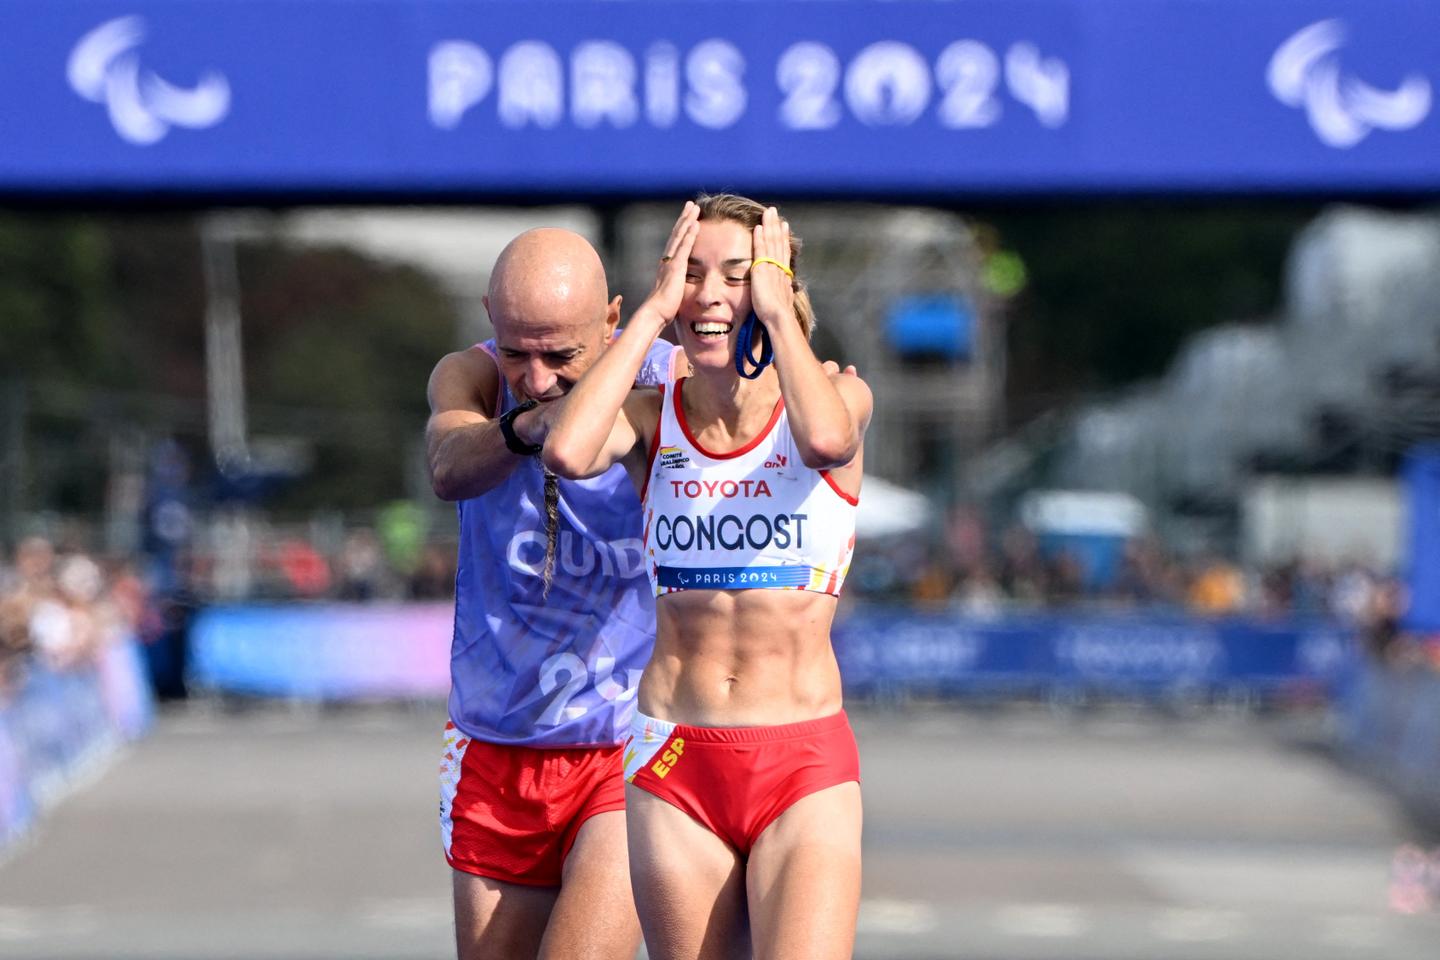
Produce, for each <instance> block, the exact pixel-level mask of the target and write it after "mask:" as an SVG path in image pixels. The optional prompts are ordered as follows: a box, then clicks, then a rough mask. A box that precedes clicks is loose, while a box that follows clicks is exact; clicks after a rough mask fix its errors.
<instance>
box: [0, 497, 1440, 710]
mask: <svg viewBox="0 0 1440 960" xmlns="http://www.w3.org/2000/svg"><path fill="white" fill-rule="evenodd" d="M71 539H78V538H71ZM62 543H64V544H65V545H62V546H60V547H57V546H55V545H54V544H52V543H51V542H50V541H49V540H47V539H45V538H43V537H29V538H26V539H24V540H22V541H21V542H20V543H19V544H18V545H17V546H16V548H15V549H14V551H13V554H10V555H5V554H0V702H3V697H4V691H5V689H7V688H8V687H10V686H13V684H15V683H16V682H17V679H18V678H19V676H20V675H21V673H22V672H23V667H24V665H25V663H26V662H27V658H30V657H34V658H36V662H39V663H43V664H44V665H46V666H48V667H50V668H52V669H66V668H67V667H71V666H74V665H77V664H83V663H88V662H93V661H94V660H95V659H96V658H97V657H98V656H99V654H100V652H101V651H102V650H103V649H104V646H105V645H106V644H108V643H112V642H115V641H116V640H117V639H119V638H128V637H135V638H137V639H139V641H140V642H141V646H142V650H143V651H144V653H145V655H146V659H147V661H148V666H149V670H150V674H151V677H152V680H154V681H155V683H156V687H157V692H158V693H160V694H161V695H162V696H167V695H173V696H183V695H184V687H183V684H184V671H185V657H186V647H187V640H186V633H187V631H188V626H189V622H190V620H191V619H192V618H193V615H194V613H195V611H196V610H197V609H199V608H201V607H203V606H206V605H209V604H213V603H232V602H297V601H298V602H326V601H339V602H362V603H363V602H407V601H434V602H444V601H448V600H449V599H450V598H451V597H452V595H453V589H454V581H455V562H456V554H455V550H456V547H455V543H454V541H453V540H448V539H434V538H430V537H428V536H427V537H422V538H420V539H415V538H413V537H411V538H407V537H396V536H394V535H391V534H389V533H387V530H386V528H385V527H384V526H383V525H382V526H380V527H378V528H376V527H370V526H358V527H351V528H346V529H338V530H337V529H322V530H320V531H318V532H317V531H315V530H308V531H307V529H306V528H304V527H296V528H291V529H286V528H272V527H270V526H267V525H263V524H255V523H250V524H245V525H243V526H238V525H232V526H227V525H226V524H225V523H224V522H223V521H221V522H217V523H216V524H214V525H213V526H212V527H211V528H210V529H209V531H208V535H206V536H203V537H199V538H196V540H195V541H194V542H192V543H191V544H190V545H189V546H188V547H187V548H186V549H184V550H183V551H180V552H178V553H176V555H175V556H174V557H173V558H171V560H170V562H169V564H168V568H167V569H164V570H158V571H157V569H156V564H155V562H154V558H149V559H147V560H146V561H145V562H144V563H143V564H142V563H141V562H140V561H139V560H138V559H136V558H133V557H122V558H111V557H99V556H97V555H95V554H93V553H91V552H87V551H86V550H84V549H82V548H79V547H75V546H70V545H68V542H66V541H64V540H63V538H62ZM1094 566H1095V558H1094V557H1093V556H1089V557H1087V556H1083V555H1082V553H1081V552H1077V551H1074V550H1069V549H1065V548H1063V547H1060V548H1056V547H1055V546H1054V545H1053V544H1049V545H1047V544H1046V543H1045V542H1044V540H1043V538H1041V537H1037V536H1036V535H1035V534H1033V533H1032V532H1030V531H1029V530H1027V529H1025V528H1023V527H1020V526H1016V527H1012V528H1010V529H1008V530H1006V531H1004V532H1003V533H1002V534H1001V535H1000V536H999V537H997V538H993V539H992V538H990V537H988V536H986V534H985V532H984V530H983V528H982V527H980V526H979V525H978V524H972V523H965V522H959V523H954V522H952V523H951V524H950V525H949V526H948V528H947V529H946V531H945V535H944V536H942V537H939V538H937V539H934V540H931V539H927V538H923V537H897V538H887V539H880V540H873V541H862V542H861V543H860V544H859V546H858V547H857V550H856V553H855V560H854V563H853V566H852V568H851V573H850V577H849V579H848V581H847V589H846V594H847V597H848V601H847V602H857V601H858V602H867V601H868V602H883V603H902V604H906V605H909V606H911V607H914V608H916V609H928V610H948V611H952V612H954V613H957V614H960V615H964V616H971V617H979V618H991V617H999V616H1002V615H1006V614H1011V613H1019V612H1038V611H1105V612H1115V611H1144V612H1151V613H1155V612H1161V613H1164V612H1185V613H1189V614H1193V615H1198V616H1207V617H1223V616H1252V617H1260V618H1283V617H1291V616H1300V617H1324V618H1329V619H1332V620H1335V621H1337V622H1340V623H1344V624H1347V625H1350V626H1352V627H1354V628H1355V629H1356V632H1357V635H1358V636H1359V638H1360V639H1361V642H1362V643H1363V645H1364V646H1365V647H1366V649H1367V650H1369V651H1370V652H1371V653H1373V654H1374V655H1375V656H1376V657H1377V658H1381V659H1383V660H1385V661H1387V662H1390V663H1397V664H1422V665H1425V666H1429V667H1433V668H1434V669H1436V670H1440V637H1429V636H1417V635H1414V634H1410V633H1407V632H1406V631H1404V630H1403V629H1402V628H1401V622H1402V619H1403V616H1404V613H1405V602H1406V598H1405V589H1404V586H1403V584H1402V583H1401V582H1400V581H1399V580H1398V579H1397V578H1396V577H1395V576H1393V575H1392V574H1389V573H1386V572H1382V571H1377V570H1374V569H1371V568H1369V567H1367V566H1365V565H1362V564H1358V563H1348V564H1340V565H1332V564H1326V563H1322V562H1319V561H1317V560H1313V559H1306V560H1297V561H1294V562H1290V563H1285V564H1279V565H1275V566H1271V567H1267V568H1263V569H1253V568H1250V569H1247V568H1245V567H1242V566H1241V565H1239V564H1237V563H1236V562H1234V561H1232V560H1230V559H1227V558H1225V557H1222V556H1219V555H1216V554H1203V555H1197V556H1194V557H1182V556H1178V555H1176V554H1174V553H1172V552H1170V551H1167V550H1166V549H1165V547H1164V546H1163V545H1162V544H1161V543H1160V542H1159V541H1157V540H1156V539H1154V538H1151V537H1140V538H1134V539H1131V540H1128V541H1125V542H1124V543H1123V544H1121V545H1120V546H1119V547H1118V548H1117V550H1116V551H1115V555H1114V557H1113V558H1111V559H1110V561H1109V562H1108V564H1107V569H1106V570H1104V571H1103V575H1097V571H1096V570H1095V569H1094Z"/></svg>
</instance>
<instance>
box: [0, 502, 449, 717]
mask: <svg viewBox="0 0 1440 960" xmlns="http://www.w3.org/2000/svg"><path fill="white" fill-rule="evenodd" d="M76 539H80V538H73V537H72V538H61V540H62V545H60V546H57V545H56V544H54V543H52V542H51V541H50V540H49V539H47V538H45V537H41V536H31V537H27V538H25V539H23V540H21V541H20V542H19V544H17V545H16V547H15V549H14V551H13V552H12V553H9V554H6V553H0V705H3V704H4V702H5V701H6V699H7V693H8V692H9V691H12V690H14V689H15V688H16V687H17V685H18V684H19V683H21V682H22V681H23V678H24V674H25V670H26V667H27V666H28V665H30V664H38V665H41V666H43V667H45V668H47V669H49V670H52V671H64V670H69V669H73V668H77V667H81V666H86V665H93V664H95V663H97V662H98V661H99V660H100V659H101V657H102V654H103V653H104V651H105V649H106V646H107V645H108V644H112V643H116V642H120V641H123V640H129V639H131V638H134V639H137V640H139V641H140V644H141V650H142V652H143V653H144V655H145V659H146V662H147V667H148V671H149V673H150V676H151V679H152V682H153V683H154V685H155V688H156V692H157V693H158V694H159V695H160V696H162V697H178V696H184V692H185V691H184V674H185V668H186V663H185V660H186V656H187V645H188V641H187V632H188V629H189V624H190V621H191V620H192V619H193V616H194V614H195V612H196V610H198V609H199V608H200V607H203V606H205V605H207V604H211V603H222V602H237V601H247V602H248V601H258V602H265V601H282V602H293V601H342V602H367V601H409V600H414V601H420V600H436V601H442V600H448V599H450V597H451V596H452V591H453V585H454V580H455V545H454V544H453V543H446V542H434V543H425V544H421V545H419V546H418V547H417V549H415V550H414V551H411V553H410V555H407V556H406V557H395V556H393V555H391V554H390V553H389V552H387V550H386V549H385V546H384V544H383V543H382V541H381V538H380V537H379V536H377V534H376V533H375V532H374V531H373V530H371V529H370V528H358V529H355V530H352V531H350V532H349V533H348V534H346V535H344V536H343V538H342V539H341V541H340V543H339V544H338V546H337V548H336V549H334V550H331V551H327V550H325V549H322V547H321V546H317V544H316V543H315V542H314V541H313V539H312V538H307V537H304V536H301V535H297V534H293V533H271V532H270V531H266V535H265V536H263V537H260V538H256V539H255V540H254V541H253V542H250V543H249V544H248V547H247V550H246V552H245V556H244V557H242V558H240V561H239V562H238V563H237V562H236V561H235V558H234V557H232V556H231V555H230V553H227V551H225V550H220V551H213V550H201V549H190V550H186V551H184V552H182V553H180V554H178V555H177V556H176V558H175V559H174V562H173V564H171V565H170V566H169V568H167V569H158V568H157V564H156V563H155V562H154V558H150V559H149V560H147V561H145V562H143V563H142V562H141V561H140V560H139V559H137V558H133V557H119V558H116V557H103V556H99V555H97V554H95V553H93V552H91V551H88V550H86V549H84V548H83V547H80V546H75V545H72V544H71V543H70V542H69V541H70V540H76Z"/></svg>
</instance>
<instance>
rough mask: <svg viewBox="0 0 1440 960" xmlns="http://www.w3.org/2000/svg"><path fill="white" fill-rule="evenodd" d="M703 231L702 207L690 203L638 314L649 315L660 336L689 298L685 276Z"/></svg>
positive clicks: (677, 223) (667, 245)
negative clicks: (691, 254) (701, 220)
mask: <svg viewBox="0 0 1440 960" xmlns="http://www.w3.org/2000/svg"><path fill="white" fill-rule="evenodd" d="M699 232H700V207H699V205H698V204H696V203H695V202H694V201H693V200H687V201H685V208H684V209H683V210H681V211H680V216H679V218H677V219H676V221H675V226H674V227H673V228H672V229H671V230H670V238H669V239H668V240H666V241H665V252H664V253H662V254H661V255H660V264H659V266H658V267H657V268H656V270H655V286H654V287H652V288H651V290H650V296H648V297H646V298H645V302H644V303H642V304H641V305H640V309H639V310H637V311H636V312H635V316H636V318H638V317H640V316H641V314H649V319H650V320H652V321H653V322H654V323H655V324H656V325H657V330H656V332H657V333H658V332H659V330H663V329H664V328H665V325H666V324H668V323H670V322H671V321H672V320H674V319H675V315H676V314H678V313H679V312H680V303H681V301H682V300H684V299H685V273H686V270H687V268H688V267H689V264H690V251H691V249H692V248H693V247H694V246H695V237H696V236H697V235H698V234H699ZM634 319H635V318H632V322H633V321H634Z"/></svg>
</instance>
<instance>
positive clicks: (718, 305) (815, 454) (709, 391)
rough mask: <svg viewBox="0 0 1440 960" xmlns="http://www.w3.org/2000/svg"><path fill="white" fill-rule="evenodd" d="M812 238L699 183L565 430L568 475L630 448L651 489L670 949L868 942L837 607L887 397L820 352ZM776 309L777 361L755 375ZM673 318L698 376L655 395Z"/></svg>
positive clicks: (631, 826) (673, 955)
mask: <svg viewBox="0 0 1440 960" xmlns="http://www.w3.org/2000/svg"><path fill="white" fill-rule="evenodd" d="M798 251H799V241H798V239H797V238H794V237H792V236H791V235H790V229H789V224H787V223H786V222H785V221H784V220H782V219H781V218H780V216H779V214H778V213H777V212H776V210H775V208H774V207H769V208H766V207H762V206H761V205H760V204H758V203H755V202H754V201H752V200H747V199H745V198H742V197H736V196H728V195H721V196H702V197H701V198H700V199H699V202H698V203H687V204H686V205H685V209H684V212H683V213H682V214H681V215H680V218H679V219H678V220H677V221H676V224H675V228H674V230H673V231H672V233H671V235H670V238H669V241H668V242H667V244H666V247H665V255H664V256H663V257H662V258H661V263H660V269H659V272H658V275H657V279H656V282H655V288H654V290H653V292H652V293H651V295H650V298H649V299H648V300H647V301H646V302H645V303H644V304H643V305H642V306H641V307H640V309H639V310H638V311H637V312H636V313H635V315H634V316H633V317H631V319H630V322H629V324H628V326H627V327H626V328H625V332H624V334H623V335H622V336H621V337H620V338H619V340H618V341H617V342H616V343H614V344H613V345H612V346H611V347H610V349H609V350H607V351H606V352H605V354H604V356H602V357H601V358H600V359H599V360H598V361H597V362H596V363H595V365H594V366H593V367H591V369H590V370H589V371H588V372H587V373H586V374H585V375H584V376H583V377H582V378H581V380H580V381H579V383H578V384H576V386H575V387H574V389H573V390H572V391H571V394H570V396H569V398H568V400H567V402H566V406H565V409H564V410H563V411H562V412H561V413H560V415H559V417H558V420H557V422H556V423H555V424H554V425H553V426H552V427H551V429H550V432H549V435H548V437H547V439H546V441H545V450H544V454H543V457H544V460H545V463H546V465H547V466H548V467H549V468H550V469H551V470H553V471H554V472H556V473H558V474H560V475H561V476H566V477H586V476H593V475H595V474H597V473H600V472H602V471H604V470H605V469H607V468H608V467H609V466H610V465H611V464H613V463H615V462H617V461H620V462H624V463H625V464H626V465H627V467H628V468H629V470H630V473H631V477H632V479H634V480H635V482H636V486H637V487H638V488H640V490H641V499H642V501H643V503H644V511H645V528H646V558H645V559H646V566H647V568H648V570H649V573H650V577H651V580H652V583H653V585H654V587H655V591H656V595H657V597H658V598H659V599H658V600H657V603H656V608H657V610H656V628H657V636H656V643H655V652H654V655H653V657H652V658H651V661H650V664H649V666H648V667H647V668H646V670H645V673H644V676H643V677H642V679H641V681H640V689H639V703H638V708H639V709H638V712H637V714H636V716H635V719H634V722H633V723H632V726H631V739H630V742H629V744H628V745H627V747H626V758H625V777H626V780H627V781H628V784H629V785H628V786H627V788H626V805H627V806H626V820H627V829H628V832H629V845H630V870H631V880H632V884H633V886H634V889H635V900H636V906H637V908H638V909H639V913H640V922H641V927H642V928H643V930H644V933H645V942H646V947H647V949H648V951H649V955H650V956H651V957H652V958H654V960H677V958H721V957H749V956H751V955H752V951H753V955H754V956H755V957H763V958H803V960H818V958H831V957H833V958H841V957H849V956H850V954H851V948H852V945H853V941H854V935H855V918H856V912H857V910H858V907H859V900H860V825H861V808H860V785H859V776H860V771H859V761H858V757H857V754H856V749H855V738H854V735H853V733H852V732H851V729H850V724H849V721H848V720H847V719H846V716H845V713H844V711H843V710H842V709H841V694H840V673H839V670H838V668H837V666H836V662H835V655H834V652H833V651H832V649H831V646H830V625H831V621H832V619H833V618H834V615H835V605H836V597H837V596H838V594H839V592H840V586H841V583H842V582H843V580H844V578H845V573H846V570H847V569H848V567H849V564H850V555H851V551H852V550H853V547H854V529H855V523H854V515H855V506H856V503H857V497H858V495H859V492H860V474H861V449H862V446H861V444H862V439H863V437H864V434H865V428H866V426H867V424H868V422H869V419H870V412H871V396H870V391H869V389H868V388H867V387H866V386H865V384H864V383H863V382H861V381H860V380H859V379H858V378H856V377H854V376H850V375H841V374H831V373H829V372H828V371H827V370H826V369H825V368H823V367H822V366H821V364H820V363H819V361H817V360H816V359H815V356H814V354H813V353H812V352H811V350H810V344H809V334H810V327H811V324H812V322H813V314H812V311H811V308H810V302H809V297H808V296H807V295H806V293H805V291H804V289H803V287H802V286H801V285H800V283H799V282H798V281H797V280H795V279H793V277H794V274H793V269H794V264H795V254H797V253H798ZM752 311H753V313H754V316H755V317H756V319H757V321H758V324H759V325H760V326H762V327H763V329H764V331H766V332H767V333H768V334H769V339H770V341H771V342H772V343H773V349H774V363H773V365H771V366H768V367H765V368H764V369H763V371H762V372H761V373H760V374H759V376H758V377H756V378H755V379H747V378H744V377H742V376H741V375H740V374H739V372H738V371H737V363H736V349H737V344H738V346H739V347H740V348H741V349H742V351H743V352H745V353H751V352H752V347H753V346H754V344H751V343H738V339H739V337H740V332H741V327H742V323H743V322H744V321H745V319H746V318H747V317H748V316H749V315H750V314H751V312H752ZM672 321H673V322H675V324H676V326H677V331H678V334H679V341H680V344H681V346H683V347H684V348H685V354H686V356H687V357H688V358H689V361H690V364H691V367H692V370H691V374H690V376H688V377H686V378H684V379H681V380H679V381H677V382H676V383H675V384H674V387H673V390H672V391H668V392H667V391H665V390H664V388H661V390H660V391H658V392H657V391H655V390H653V389H652V390H643V391H640V390H637V391H633V392H632V386H633V384H634V383H635V377H636V372H637V371H638V369H639V367H640V364H641V363H642V361H643V360H644V357H645V355H646V351H647V350H648V349H649V347H650V345H651V344H652V343H653V342H654V340H655V338H656V336H657V335H658V334H659V333H660V332H661V331H662V330H663V329H664V328H665V326H666V325H667V324H669V323H671V322H672ZM746 332H747V334H748V333H749V328H748V327H747V328H746ZM759 333H760V331H759V330H758V329H756V331H755V335H756V339H757V340H758V339H759Z"/></svg>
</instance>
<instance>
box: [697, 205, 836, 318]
mask: <svg viewBox="0 0 1440 960" xmlns="http://www.w3.org/2000/svg"><path fill="white" fill-rule="evenodd" d="M695 203H696V204H698V205H699V207H700V219H701V220H729V221H731V222H732V223H738V224H740V226H742V227H744V228H745V229H747V230H750V231H754V229H755V228H756V227H758V226H759V225H760V220H761V218H762V217H763V216H764V215H765V205H764V204H761V203H757V202H756V201H754V200H751V199H750V198H749V197H741V196H737V195H736V194H733V193H702V194H700V196H698V197H696V198H695ZM802 246H804V244H803V243H802V242H801V240H800V238H799V237H797V236H795V234H794V233H791V234H790V269H791V270H793V271H794V272H795V278H794V279H793V280H791V281H790V289H792V290H794V291H795V321H796V322H797V323H799V324H800V329H801V330H803V331H804V332H805V339H806V340H809V339H810V335H811V334H812V333H814V331H815V308H814V307H813V306H811V304H810V292H809V291H808V290H806V289H805V284H804V283H803V282H801V280H800V249H801V247H802Z"/></svg>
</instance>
